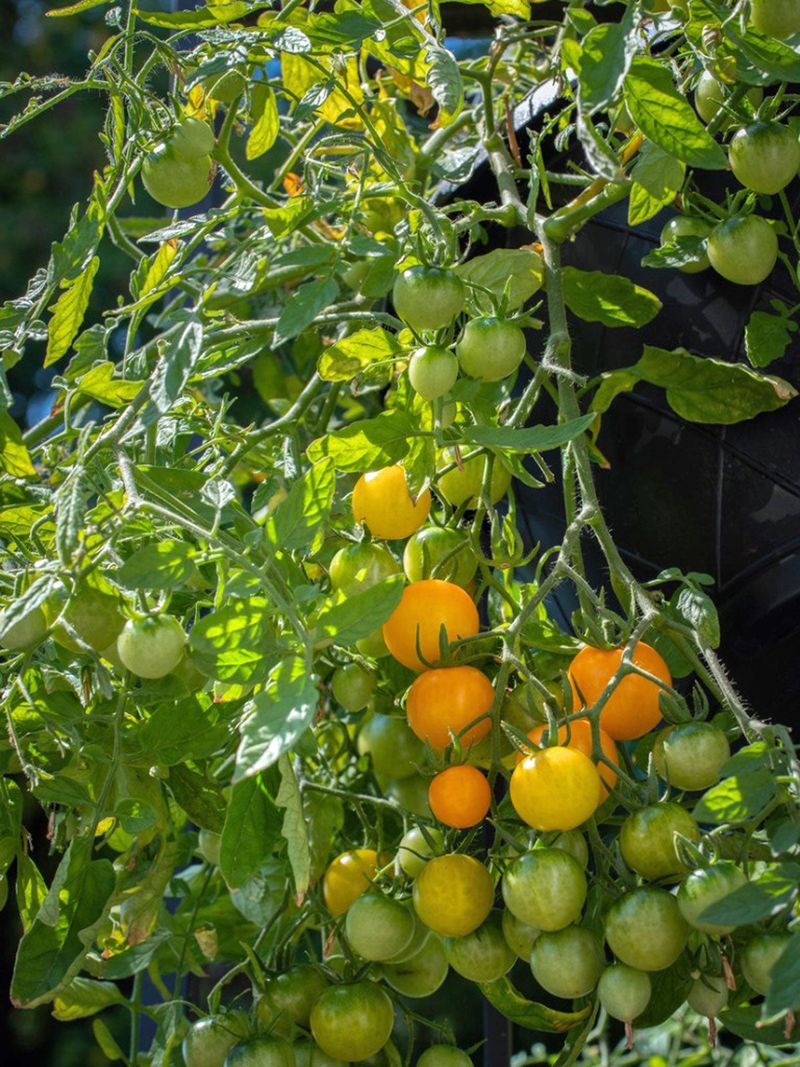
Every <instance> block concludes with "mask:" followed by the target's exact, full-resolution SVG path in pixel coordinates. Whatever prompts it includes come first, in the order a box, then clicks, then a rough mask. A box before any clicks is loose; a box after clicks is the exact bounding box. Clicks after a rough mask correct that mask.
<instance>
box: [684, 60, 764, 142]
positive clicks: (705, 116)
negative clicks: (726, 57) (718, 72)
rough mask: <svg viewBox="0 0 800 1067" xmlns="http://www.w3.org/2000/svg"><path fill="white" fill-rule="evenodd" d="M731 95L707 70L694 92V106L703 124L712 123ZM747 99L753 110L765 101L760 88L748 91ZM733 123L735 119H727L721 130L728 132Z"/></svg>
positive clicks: (701, 76) (756, 87)
mask: <svg viewBox="0 0 800 1067" xmlns="http://www.w3.org/2000/svg"><path fill="white" fill-rule="evenodd" d="M729 95H730V90H726V89H725V87H724V85H723V84H722V82H719V81H717V79H716V78H715V77H714V75H713V74H710V73H709V72H708V71H707V70H704V71H703V73H702V74H701V75H700V78H699V80H698V82H697V85H696V87H695V90H694V106H695V108H696V109H697V114H698V115H699V116H700V118H701V119H702V120H703V122H711V120H712V119H713V118H714V116H715V115H716V113H717V112H718V111H719V109H720V108H721V107H722V105H723V103H724V102H725V100H726V98H727V97H728V96H729ZM747 99H748V100H749V101H750V103H751V104H752V106H753V108H757V107H758V105H759V104H760V103H761V101H762V100H763V99H764V91H763V89H761V88H760V87H759V86H753V88H752V89H748V90H747ZM732 122H733V119H732V118H730V117H727V118H726V119H725V120H724V121H723V123H722V126H721V127H720V128H721V129H722V130H727V129H728V128H729V127H730V125H731V123H732Z"/></svg>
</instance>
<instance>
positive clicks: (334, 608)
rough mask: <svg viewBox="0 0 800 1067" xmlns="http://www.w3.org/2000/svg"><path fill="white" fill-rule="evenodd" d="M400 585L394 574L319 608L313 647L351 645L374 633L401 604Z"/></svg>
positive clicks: (400, 576) (397, 576)
mask: <svg viewBox="0 0 800 1067" xmlns="http://www.w3.org/2000/svg"><path fill="white" fill-rule="evenodd" d="M403 583H404V578H403V576H402V575H400V574H397V575H393V576H392V577H391V578H387V579H386V580H385V581H383V582H378V584H377V585H373V586H371V587H370V588H369V589H366V590H365V591H364V592H363V593H356V594H355V596H349V597H346V598H343V599H341V600H338V601H337V600H333V601H332V602H331V603H330V604H329V605H328V606H327V607H325V608H323V609H322V611H321V612H320V613H319V614H318V615H317V617H316V620H315V622H314V629H313V634H314V639H315V645H316V647H317V648H325V647H326V646H327V645H332V644H336V645H342V646H347V645H352V644H354V643H355V642H356V641H360V640H361V639H362V638H364V637H369V636H370V634H373V633H375V631H376V630H377V629H378V628H379V627H380V626H383V624H384V623H385V622H386V620H387V619H388V618H389V616H390V615H391V614H392V612H393V611H394V609H395V608H396V607H397V605H398V604H399V603H400V598H401V596H402V595H403Z"/></svg>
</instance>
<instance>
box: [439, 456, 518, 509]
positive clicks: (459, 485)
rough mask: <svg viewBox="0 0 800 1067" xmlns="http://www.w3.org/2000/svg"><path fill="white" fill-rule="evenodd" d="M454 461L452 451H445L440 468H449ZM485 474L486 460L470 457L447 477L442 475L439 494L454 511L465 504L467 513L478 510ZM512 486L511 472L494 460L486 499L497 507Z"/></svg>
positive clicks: (440, 461)
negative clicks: (474, 509) (473, 509)
mask: <svg viewBox="0 0 800 1067" xmlns="http://www.w3.org/2000/svg"><path fill="white" fill-rule="evenodd" d="M454 459H455V454H454V452H453V451H452V449H447V448H446V449H444V450H443V451H442V452H441V453H440V454H439V461H438V465H439V467H440V468H441V467H445V466H448V465H449V464H450V463H452V462H453V461H454ZM485 470H486V456H473V457H472V459H468V460H466V461H465V462H463V463H462V464H461V466H460V467H453V469H452V470H450V471H448V472H447V474H442V475H440V477H439V480H438V482H437V487H438V489H439V492H440V493H441V494H442V496H443V497H444V498H445V500H446V501H447V503H448V504H450V505H451V506H452V507H454V508H458V507H461V505H462V504H466V505H467V508H468V509H472V508H476V507H477V506H478V497H479V495H480V491H481V486H482V485H483V474H484V471H485ZM510 485H511V472H510V471H509V469H508V468H507V467H505V466H504V465H503V461H502V460H501V459H500V457H499V456H495V459H494V464H493V465H492V479H491V482H490V485H489V498H490V500H491V502H492V504H496V503H497V502H498V500H500V498H501V497H504V496H505V495H506V493H507V492H508V487H509V486H510Z"/></svg>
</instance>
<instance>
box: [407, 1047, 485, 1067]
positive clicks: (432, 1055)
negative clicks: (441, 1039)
mask: <svg viewBox="0 0 800 1067" xmlns="http://www.w3.org/2000/svg"><path fill="white" fill-rule="evenodd" d="M417 1067H472V1060H471V1059H470V1057H469V1056H468V1055H467V1054H466V1052H462V1051H461V1049H460V1048H456V1047H455V1045H431V1047H430V1048H426V1049H425V1051H424V1052H423V1053H422V1055H421V1056H420V1058H419V1059H418V1060H417Z"/></svg>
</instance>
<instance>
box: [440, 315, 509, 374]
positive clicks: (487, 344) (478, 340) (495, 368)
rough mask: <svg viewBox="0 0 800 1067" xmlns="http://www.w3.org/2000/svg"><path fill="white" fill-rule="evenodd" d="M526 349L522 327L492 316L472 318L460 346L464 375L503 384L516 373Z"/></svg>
mask: <svg viewBox="0 0 800 1067" xmlns="http://www.w3.org/2000/svg"><path fill="white" fill-rule="evenodd" d="M526 350H527V344H526V341H525V334H524V333H523V332H522V330H521V329H520V328H519V326H515V325H514V323H513V322H505V321H503V320H502V319H497V318H494V317H493V316H491V315H487V316H485V317H484V318H480V319H471V320H470V321H469V322H468V323H467V325H466V326H465V327H464V332H463V334H462V335H461V338H460V339H459V342H458V344H457V345H456V353H457V355H458V362H459V363H460V364H461V369H462V370H463V372H464V373H465V374H468V375H469V376H470V378H478V379H479V380H480V381H483V382H499V381H501V380H502V379H503V378H507V377H508V376H509V374H513V373H514V371H515V370H517V368H518V367H519V365H520V363H522V360H523V359H524V358H525V352H526Z"/></svg>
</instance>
